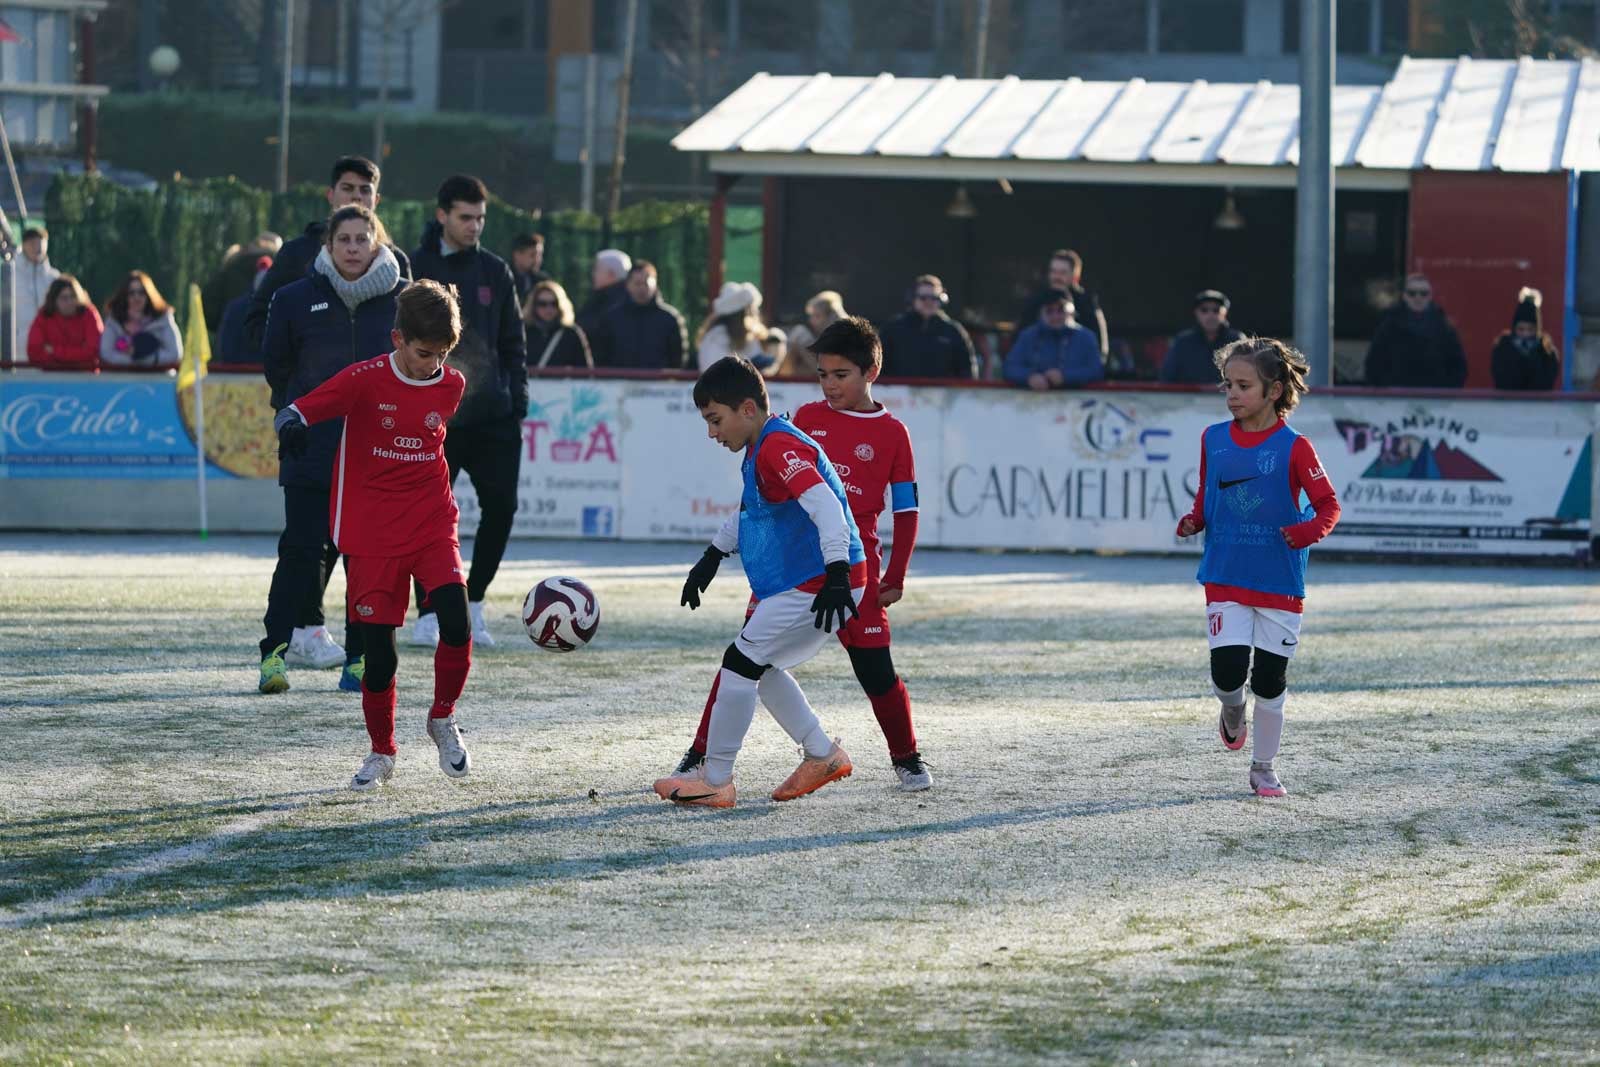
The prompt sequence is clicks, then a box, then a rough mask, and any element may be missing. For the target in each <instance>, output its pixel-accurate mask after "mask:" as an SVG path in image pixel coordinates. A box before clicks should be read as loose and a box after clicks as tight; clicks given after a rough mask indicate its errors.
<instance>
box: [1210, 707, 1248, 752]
mask: <svg viewBox="0 0 1600 1067" xmlns="http://www.w3.org/2000/svg"><path fill="white" fill-rule="evenodd" d="M1217 736H1219V737H1221V738H1222V747H1223V748H1225V749H1227V750H1228V751H1229V752H1237V751H1239V750H1240V749H1241V748H1243V747H1244V741H1245V738H1247V737H1249V736H1250V727H1249V725H1247V724H1246V723H1245V721H1244V705H1243V704H1224V705H1222V713H1221V714H1220V715H1218V716H1217Z"/></svg>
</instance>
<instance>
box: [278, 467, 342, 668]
mask: <svg viewBox="0 0 1600 1067" xmlns="http://www.w3.org/2000/svg"><path fill="white" fill-rule="evenodd" d="M338 558H339V550H338V549H337V548H334V547H333V532H332V530H330V529H329V528H328V490H326V489H310V488H306V487H303V486H294V485H286V486H284V487H283V533H282V534H280V535H279V537H278V565H277V567H275V568H274V569H273V571H272V585H271V587H270V588H269V589H268V591H267V614H266V616H265V617H264V618H263V619H262V620H261V621H262V623H263V624H264V625H265V626H266V629H267V636H266V638H265V639H264V640H263V641H262V642H261V655H262V656H266V655H268V654H269V653H271V652H272V650H273V649H275V648H277V647H278V646H279V645H286V644H288V643H289V638H290V637H291V636H293V634H294V630H295V628H296V627H299V626H320V625H322V623H321V619H322V617H323V616H322V594H323V591H324V590H325V589H326V588H327V585H328V575H329V574H330V573H331V571H332V569H333V562H334V560H337V559H338ZM341 614H342V612H341ZM313 620H315V621H313ZM344 651H345V655H346V656H349V657H352V658H354V657H356V656H359V655H361V628H360V627H359V626H352V625H350V622H349V621H348V620H346V622H345V645H344Z"/></svg>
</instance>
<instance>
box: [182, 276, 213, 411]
mask: <svg viewBox="0 0 1600 1067" xmlns="http://www.w3.org/2000/svg"><path fill="white" fill-rule="evenodd" d="M210 362H211V334H210V333H208V332H207V331H206V309H205V303H204V302H203V301H202V300H201V299H200V286H199V285H197V284H195V283H194V282H190V283H189V321H188V324H187V325H186V326H185V327H184V330H183V361H182V362H181V363H179V364H178V388H179V389H187V388H189V387H190V386H192V385H193V384H194V383H195V379H196V378H204V377H205V376H206V364H208V363H210Z"/></svg>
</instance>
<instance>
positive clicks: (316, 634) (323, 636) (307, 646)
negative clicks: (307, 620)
mask: <svg viewBox="0 0 1600 1067" xmlns="http://www.w3.org/2000/svg"><path fill="white" fill-rule="evenodd" d="M295 634H296V635H297V637H298V640H299V642H300V644H299V645H298V646H296V645H295V643H294V639H293V638H292V639H291V640H290V642H289V655H290V656H293V657H295V662H296V664H297V665H299V666H302V667H315V668H317V669H318V670H322V669H323V668H325V667H342V666H344V649H343V648H342V647H340V645H339V642H337V641H335V640H334V639H333V635H332V634H330V633H328V628H327V627H326V626H313V627H310V628H308V629H304V630H296V631H295ZM285 662H287V658H286V659H285Z"/></svg>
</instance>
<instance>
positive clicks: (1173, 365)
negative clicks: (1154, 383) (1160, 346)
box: [1160, 289, 1243, 385]
mask: <svg viewBox="0 0 1600 1067" xmlns="http://www.w3.org/2000/svg"><path fill="white" fill-rule="evenodd" d="M1228 307H1229V301H1228V298H1227V296H1225V295H1224V294H1223V293H1222V292H1220V291H1218V290H1216V289H1202V290H1200V292H1198V293H1196V294H1194V322H1195V324H1194V328H1193V329H1188V330H1184V331H1183V332H1182V333H1180V334H1178V336H1176V337H1174V338H1173V339H1172V347H1171V348H1169V349H1167V358H1166V359H1164V360H1162V362H1161V374H1160V378H1161V380H1162V381H1164V382H1175V383H1179V384H1187V385H1216V384H1217V382H1219V381H1220V380H1221V379H1222V373H1221V372H1220V371H1218V370H1217V364H1216V362H1215V361H1214V360H1213V358H1212V357H1213V356H1215V355H1216V351H1217V349H1219V348H1221V347H1222V346H1223V345H1230V344H1232V343H1233V342H1235V341H1237V340H1238V339H1239V338H1240V337H1242V336H1243V334H1241V333H1240V332H1239V331H1238V330H1235V329H1234V328H1233V327H1232V326H1231V325H1229V324H1228Z"/></svg>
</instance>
